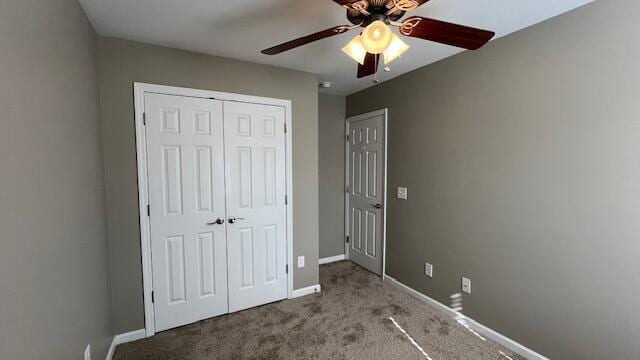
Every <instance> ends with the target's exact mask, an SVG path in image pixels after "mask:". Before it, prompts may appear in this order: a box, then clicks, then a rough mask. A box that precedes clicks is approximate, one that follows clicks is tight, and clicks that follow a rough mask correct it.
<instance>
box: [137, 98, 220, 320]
mask: <svg viewBox="0 0 640 360" xmlns="http://www.w3.org/2000/svg"><path fill="white" fill-rule="evenodd" d="M145 113H146V141H147V159H148V162H147V166H148V169H147V170H148V178H149V180H148V182H149V185H148V186H149V204H150V217H149V220H150V229H151V251H152V268H153V289H154V298H155V301H154V311H155V324H156V331H162V330H165V329H169V328H173V327H177V326H181V325H184V324H188V323H192V322H195V321H199V320H202V319H205V318H209V317H213V316H217V315H220V314H224V313H227V312H228V298H227V243H226V234H225V226H224V224H218V223H216V219H218V218H221V219H225V215H226V214H225V191H224V155H223V154H224V145H223V113H222V102H221V101H215V100H207V99H198V98H190V97H184V96H169V95H159V94H146V95H145Z"/></svg>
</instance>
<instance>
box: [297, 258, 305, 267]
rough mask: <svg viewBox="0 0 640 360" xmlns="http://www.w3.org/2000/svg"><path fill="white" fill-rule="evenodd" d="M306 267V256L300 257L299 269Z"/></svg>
mask: <svg viewBox="0 0 640 360" xmlns="http://www.w3.org/2000/svg"><path fill="white" fill-rule="evenodd" d="M303 267H304V256H298V268H303Z"/></svg>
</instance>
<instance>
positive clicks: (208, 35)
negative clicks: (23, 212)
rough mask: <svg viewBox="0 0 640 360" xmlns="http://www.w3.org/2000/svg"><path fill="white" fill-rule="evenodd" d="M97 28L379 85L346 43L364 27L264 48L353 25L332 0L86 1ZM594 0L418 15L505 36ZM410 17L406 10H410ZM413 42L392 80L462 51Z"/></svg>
mask: <svg viewBox="0 0 640 360" xmlns="http://www.w3.org/2000/svg"><path fill="white" fill-rule="evenodd" d="M79 1H80V3H81V5H82V7H83V8H84V10H85V12H86V13H87V15H88V16H89V19H90V20H91V22H92V23H93V25H94V27H95V28H96V31H97V32H98V33H99V34H101V35H105V36H112V37H118V38H123V39H129V40H135V41H140V42H145V43H150V44H156V45H162V46H169V47H173V48H179V49H185V50H192V51H197V52H201V53H206V54H211V55H218V56H224V57H229V58H234V59H241V60H246V61H251V62H257V63H263V64H269V65H276V66H281V67H285V68H290V69H297V70H302V71H307V72H311V73H315V74H318V75H319V76H320V80H321V81H331V82H332V83H333V86H332V88H331V89H329V90H323V92H328V93H334V94H345V95H346V94H351V93H353V92H356V91H358V90H362V89H364V88H367V87H370V86H372V85H373V83H372V77H369V78H365V79H360V80H358V79H356V69H357V64H356V63H355V62H354V61H353V60H351V59H350V58H348V57H347V56H346V55H344V54H343V53H342V52H341V51H340V48H342V47H343V46H344V45H345V44H346V43H347V42H348V41H349V40H350V39H351V38H352V37H353V36H355V35H356V34H357V31H356V30H354V31H352V32H349V33H346V34H341V35H338V36H335V37H333V38H330V39H325V40H321V41H318V42H316V43H314V44H310V45H306V46H304V47H301V48H298V49H295V50H292V51H289V52H286V53H283V54H280V55H276V56H267V55H262V54H261V53H260V50H262V49H265V48H268V47H270V46H272V45H275V44H278V43H281V42H284V41H288V40H291V39H293V38H296V37H299V36H303V35H307V34H309V33H312V32H316V31H319V30H323V29H326V28H329V27H333V26H335V25H341V24H348V21H347V19H346V17H345V14H346V12H345V10H344V9H343V8H341V7H340V6H338V5H337V4H336V3H334V2H333V1H331V0H186V1H185V0H79ZM591 1H592V0H431V1H430V2H428V3H426V4H425V5H422V6H421V7H420V8H418V9H417V10H414V11H412V12H411V13H412V14H415V15H421V16H425V17H432V18H435V19H439V20H445V21H450V22H455V23H459V24H463V25H468V26H474V27H479V28H484V29H488V30H493V31H495V32H496V34H497V35H496V37H501V36H504V35H507V34H510V33H512V32H514V31H517V30H520V29H522V28H525V27H527V26H530V25H533V24H536V23H538V22H541V21H543V20H546V19H548V18H551V17H553V16H556V15H559V14H562V13H564V12H567V11H569V10H572V9H574V8H576V7H579V6H581V5H584V4H586V3H589V2H591ZM405 17H406V16H405ZM405 39H407V43H408V44H409V45H410V46H411V49H409V51H408V52H407V53H405V55H403V57H402V59H399V60H396V61H395V62H393V63H392V64H391V72H389V73H385V72H384V71H382V70H381V71H380V72H379V73H378V77H379V79H380V80H381V81H385V80H388V79H391V78H393V77H396V76H398V75H400V74H403V73H406V72H409V71H411V70H414V69H416V68H419V67H421V66H424V65H427V64H430V63H433V62H435V61H438V60H440V59H443V58H446V57H448V56H451V55H453V54H456V53H458V52H459V51H460V50H459V49H457V48H454V47H450V46H446V45H441V44H436V43H432V42H428V41H424V40H419V39H413V38H405Z"/></svg>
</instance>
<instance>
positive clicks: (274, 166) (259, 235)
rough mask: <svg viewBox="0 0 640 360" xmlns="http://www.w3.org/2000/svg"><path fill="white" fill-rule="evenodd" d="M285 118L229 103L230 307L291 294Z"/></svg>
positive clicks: (274, 109) (272, 109) (270, 109)
mask: <svg viewBox="0 0 640 360" xmlns="http://www.w3.org/2000/svg"><path fill="white" fill-rule="evenodd" d="M284 120H285V117H284V108H282V107H278V106H268V105H256V104H246V103H238V102H225V103H224V129H225V149H226V150H225V154H226V155H225V156H226V181H227V216H228V222H229V223H228V225H227V237H228V238H227V239H228V240H227V244H228V245H227V248H228V254H229V255H228V263H229V311H230V312H234V311H239V310H242V309H246V308H249V307H253V306H257V305H261V304H265V303H268V302H273V301H277V300H281V299H284V298H286V297H287V278H286V276H287V273H286V263H287V261H286V254H287V249H286V206H285V195H286V194H285V188H286V187H285V185H286V181H285V180H286V177H285V133H284Z"/></svg>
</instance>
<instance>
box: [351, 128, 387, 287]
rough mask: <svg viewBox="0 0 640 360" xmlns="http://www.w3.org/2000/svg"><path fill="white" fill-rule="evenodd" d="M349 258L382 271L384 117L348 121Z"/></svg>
mask: <svg viewBox="0 0 640 360" xmlns="http://www.w3.org/2000/svg"><path fill="white" fill-rule="evenodd" d="M349 130H350V133H349V147H348V149H349V152H348V169H349V208H348V219H349V259H351V260H352V261H353V262H355V263H357V264H359V265H361V266H362V267H364V268H366V269H369V270H370V271H372V272H374V273H376V274H378V275H381V274H382V256H383V255H382V251H383V240H384V238H383V234H382V224H383V221H382V217H383V215H384V212H383V209H384V193H383V192H384V188H383V185H384V184H383V183H384V156H385V153H384V150H385V149H384V116H383V115H379V116H375V117H372V118H369V119H365V120H360V121H354V122H351V123H350V128H349Z"/></svg>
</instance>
